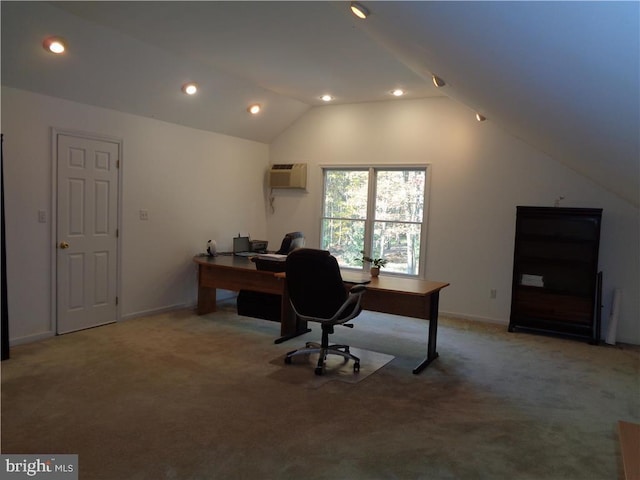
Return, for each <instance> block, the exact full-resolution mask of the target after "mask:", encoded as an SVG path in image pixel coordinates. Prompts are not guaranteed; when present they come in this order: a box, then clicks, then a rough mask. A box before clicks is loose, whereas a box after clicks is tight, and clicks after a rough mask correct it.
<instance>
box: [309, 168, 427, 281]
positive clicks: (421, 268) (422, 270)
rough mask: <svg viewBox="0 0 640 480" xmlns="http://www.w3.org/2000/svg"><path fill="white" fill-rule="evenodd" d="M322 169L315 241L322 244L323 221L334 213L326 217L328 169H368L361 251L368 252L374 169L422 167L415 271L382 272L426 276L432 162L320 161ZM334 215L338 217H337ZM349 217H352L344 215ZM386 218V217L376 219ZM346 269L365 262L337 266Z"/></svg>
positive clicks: (419, 277) (419, 169)
mask: <svg viewBox="0 0 640 480" xmlns="http://www.w3.org/2000/svg"><path fill="white" fill-rule="evenodd" d="M320 168H321V171H322V190H321V192H322V193H321V195H322V197H321V199H320V225H319V229H318V231H319V239H318V244H319V245H322V237H323V224H324V221H325V220H327V219H329V218H334V217H325V216H324V211H325V199H326V189H327V181H326V180H327V171H330V170H349V171H367V172H368V173H369V177H368V186H367V209H366V218H365V219H364V225H365V227H364V244H365V245H364V251H365V255H367V256H371V251H372V247H373V236H374V224H375V223H376V219H375V213H376V193H377V192H376V186H377V176H376V172H378V171H406V170H413V171H424V173H425V179H424V192H423V195H424V208H423V212H422V222H416V223H415V224H419V225H420V260H419V261H418V273H417V274H416V275H414V274H410V273H400V272H387V271H385V272H384V274H385V275H393V276H398V277H407V278H417V279H422V280H423V279H425V278H426V270H427V233H428V224H429V207H430V205H431V201H430V197H429V194H430V190H431V164H429V163H419V164H362V165H358V164H348V165H320ZM335 219H338V218H337V217H336V218H335ZM344 220H351V219H344ZM378 221H379V222H381V221H387V220H378ZM389 222H390V223H411V222H401V221H389ZM340 268H343V269H345V270H354V271H363V270H364V266H363V267H361V268H358V267H351V266H342V265H341V266H340Z"/></svg>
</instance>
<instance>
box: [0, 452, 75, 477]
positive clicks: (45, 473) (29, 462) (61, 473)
mask: <svg viewBox="0 0 640 480" xmlns="http://www.w3.org/2000/svg"><path fill="white" fill-rule="evenodd" d="M0 459H1V464H0V480H14V479H15V480H18V479H32V478H35V479H43V480H78V455H0Z"/></svg>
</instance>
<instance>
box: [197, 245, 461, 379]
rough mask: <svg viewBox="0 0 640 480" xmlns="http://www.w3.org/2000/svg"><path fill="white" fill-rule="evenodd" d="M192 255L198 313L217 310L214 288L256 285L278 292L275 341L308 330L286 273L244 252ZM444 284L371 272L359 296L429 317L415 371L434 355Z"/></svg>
mask: <svg viewBox="0 0 640 480" xmlns="http://www.w3.org/2000/svg"><path fill="white" fill-rule="evenodd" d="M193 260H194V262H196V263H197V264H198V315H203V314H205V313H210V312H215V311H216V289H217V288H222V289H225V290H235V291H237V290H254V291H256V292H264V293H273V294H276V295H281V296H282V302H281V308H282V318H281V320H280V335H281V337H279V338H278V339H276V340H275V343H280V342H284V341H285V340H289V339H291V338H293V337H297V336H298V335H302V334H303V333H307V332H309V331H310V329H308V328H307V322H305V321H302V320H300V319H297V318H296V316H295V315H294V314H293V310H292V308H291V304H290V303H289V294H288V292H287V289H286V281H285V280H284V279H285V275H284V273H273V272H268V271H263V270H257V269H256V267H255V264H254V263H253V262H251V261H250V260H249V259H248V258H246V257H233V256H218V257H194V259H193ZM342 276H343V280H344V281H345V283H346V284H349V283H359V282H358V279H361V278H362V274H359V273H354V272H351V271H348V270H344V271H343V272H342ZM448 285H449V284H448V283H444V282H432V281H428V280H418V279H413V278H404V277H393V276H386V275H383V276H380V277H377V278H372V279H371V281H370V282H369V283H367V292H366V293H365V294H364V295H363V297H362V305H363V308H364V309H365V310H372V311H375V312H383V313H391V314H394V315H402V316H406V317H416V318H422V319H425V320H429V333H428V337H427V357H426V358H425V359H424V360H423V361H422V362H420V364H418V365H417V366H416V367H415V368H414V369H413V373H416V374H417V373H420V372H421V371H422V370H424V369H425V368H426V367H427V365H429V364H430V363H431V362H432V361H433V360H435V359H436V358H438V352H437V351H436V340H437V334H438V303H439V299H440V290H442V289H443V288H445V287H446V286H448Z"/></svg>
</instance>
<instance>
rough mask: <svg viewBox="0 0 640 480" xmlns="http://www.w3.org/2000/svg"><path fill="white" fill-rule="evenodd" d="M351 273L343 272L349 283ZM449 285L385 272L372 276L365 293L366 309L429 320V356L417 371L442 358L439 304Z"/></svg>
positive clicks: (346, 281)
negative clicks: (441, 295) (442, 293)
mask: <svg viewBox="0 0 640 480" xmlns="http://www.w3.org/2000/svg"><path fill="white" fill-rule="evenodd" d="M350 275H352V274H350V273H349V272H343V279H344V281H345V283H349V280H350V278H349V277H350ZM448 285H449V284H448V283H444V282H432V281H429V280H418V279H415V278H406V277H392V276H386V275H382V276H380V277H375V278H372V279H371V282H370V283H368V284H367V291H366V293H365V294H364V295H363V296H362V308H363V309H365V310H372V311H374V312H382V313H391V314H394V315H402V316H405V317H416V318H422V319H424V320H429V334H428V336H427V357H426V358H425V359H424V360H423V361H422V362H420V363H419V364H418V365H417V366H416V367H415V368H414V369H413V373H416V374H417V373H420V372H421V371H422V370H424V369H425V368H426V367H427V365H429V364H430V363H431V362H433V361H434V360H435V359H436V358H438V352H437V350H436V340H437V336H438V303H439V301H440V290H442V289H443V288H445V287H447V286H448Z"/></svg>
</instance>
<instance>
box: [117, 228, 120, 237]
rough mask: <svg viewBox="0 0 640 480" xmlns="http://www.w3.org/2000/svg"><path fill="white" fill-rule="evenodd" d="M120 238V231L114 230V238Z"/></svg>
mask: <svg viewBox="0 0 640 480" xmlns="http://www.w3.org/2000/svg"><path fill="white" fill-rule="evenodd" d="M118 237H120V229H118V228H116V238H118Z"/></svg>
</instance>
